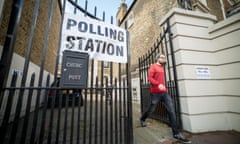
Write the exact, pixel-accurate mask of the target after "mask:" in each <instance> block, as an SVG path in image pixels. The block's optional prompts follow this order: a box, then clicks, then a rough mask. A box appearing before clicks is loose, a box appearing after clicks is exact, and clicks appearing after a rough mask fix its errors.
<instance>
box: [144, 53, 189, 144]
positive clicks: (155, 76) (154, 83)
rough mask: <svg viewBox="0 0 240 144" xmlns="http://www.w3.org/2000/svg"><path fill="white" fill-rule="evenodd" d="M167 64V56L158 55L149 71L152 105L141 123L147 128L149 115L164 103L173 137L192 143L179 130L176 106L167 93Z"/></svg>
mask: <svg viewBox="0 0 240 144" xmlns="http://www.w3.org/2000/svg"><path fill="white" fill-rule="evenodd" d="M165 63H166V59H165V56H164V55H162V54H157V55H156V63H155V64H152V65H151V66H150V68H149V71H148V80H149V82H150V84H151V88H150V93H151V105H150V106H149V107H148V109H147V111H146V112H145V113H143V115H142V116H141V118H140V123H141V126H142V127H145V126H146V124H145V120H146V118H147V117H148V116H149V114H151V113H153V112H154V111H155V109H156V107H157V105H158V103H159V102H160V101H162V102H163V104H164V106H165V107H166V109H167V112H168V115H169V120H170V124H171V127H172V132H173V137H174V138H176V139H178V140H180V141H182V142H184V143H191V142H190V141H189V140H188V139H186V138H185V137H183V136H182V135H181V134H180V133H179V131H178V129H177V122H176V115H175V111H174V106H173V103H172V99H171V97H170V95H169V94H168V93H167V88H166V86H165V76H164V64H165Z"/></svg>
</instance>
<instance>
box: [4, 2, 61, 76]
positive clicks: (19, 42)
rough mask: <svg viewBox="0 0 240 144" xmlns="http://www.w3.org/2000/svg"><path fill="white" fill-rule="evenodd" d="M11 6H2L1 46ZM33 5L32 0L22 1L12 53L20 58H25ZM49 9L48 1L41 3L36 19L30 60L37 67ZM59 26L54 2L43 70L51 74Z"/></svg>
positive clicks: (40, 56) (57, 8)
mask: <svg viewBox="0 0 240 144" xmlns="http://www.w3.org/2000/svg"><path fill="white" fill-rule="evenodd" d="M11 5H12V4H11V3H10V2H5V5H4V11H3V20H2V23H1V26H0V29H1V34H0V44H1V45H3V44H4V40H5V36H6V32H7V27H8V21H9V16H10V12H11ZM34 5H35V1H34V0H27V1H24V7H23V12H22V17H21V21H20V25H19V28H18V33H17V38H16V44H15V48H14V52H15V53H17V54H18V55H20V56H22V57H24V56H25V53H26V50H27V47H28V43H29V35H30V29H31V25H32V19H33V13H34V12H33V11H34ZM49 9H50V0H47V1H41V3H40V9H39V14H38V19H37V23H36V29H35V32H34V37H33V44H32V51H31V58H30V59H31V62H33V63H35V64H36V65H38V66H40V65H41V58H42V49H43V46H44V39H45V33H46V25H47V21H48V14H49ZM60 24H61V14H60V9H59V5H58V0H55V1H54V10H53V15H52V21H51V28H50V33H49V40H48V45H47V54H46V61H45V70H47V71H49V72H51V73H54V70H55V62H56V55H57V49H58V39H59V30H60Z"/></svg>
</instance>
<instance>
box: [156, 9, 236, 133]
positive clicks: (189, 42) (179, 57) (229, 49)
mask: <svg viewBox="0 0 240 144" xmlns="http://www.w3.org/2000/svg"><path fill="white" fill-rule="evenodd" d="M169 17H170V24H171V26H172V29H171V30H172V33H173V45H174V51H175V56H176V64H177V76H178V83H179V92H180V105H181V112H182V122H183V128H184V129H185V130H187V131H190V132H206V131H216V130H237V131H240V123H239V122H240V107H239V104H240V89H239V85H240V72H239V71H240V56H239V53H240V41H239V37H240V14H238V15H234V16H232V17H230V18H228V19H226V20H224V21H222V22H219V23H216V24H215V21H216V17H215V16H213V15H210V14H205V13H200V12H194V11H187V10H182V9H177V8H176V9H173V10H172V11H170V12H169V13H168V14H167V15H166V17H165V18H164V19H162V20H161V22H160V25H164V21H165V20H166V18H169ZM199 66H200V67H204V68H208V72H209V77H200V78H199V77H197V75H196V67H199Z"/></svg>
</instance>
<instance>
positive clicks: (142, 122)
mask: <svg viewBox="0 0 240 144" xmlns="http://www.w3.org/2000/svg"><path fill="white" fill-rule="evenodd" d="M140 124H141V126H142V127H146V126H147V124H146V123H145V121H144V120H141V119H140Z"/></svg>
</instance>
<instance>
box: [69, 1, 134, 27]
mask: <svg viewBox="0 0 240 144" xmlns="http://www.w3.org/2000/svg"><path fill="white" fill-rule="evenodd" d="M77 1H78V2H77V3H78V5H80V6H81V7H82V8H85V1H86V0H77ZM87 2H88V8H87V9H88V12H90V13H91V14H93V15H94V8H95V6H96V7H97V17H98V18H102V16H103V11H104V12H105V22H106V23H111V16H113V24H115V23H116V20H115V17H116V13H117V11H118V8H119V7H120V4H121V2H122V0H87ZM125 2H126V4H127V6H128V8H129V7H130V5H131V4H132V2H133V0H125ZM66 11H67V12H73V7H72V6H71V4H70V5H68V6H67V7H66ZM77 13H79V12H77Z"/></svg>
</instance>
